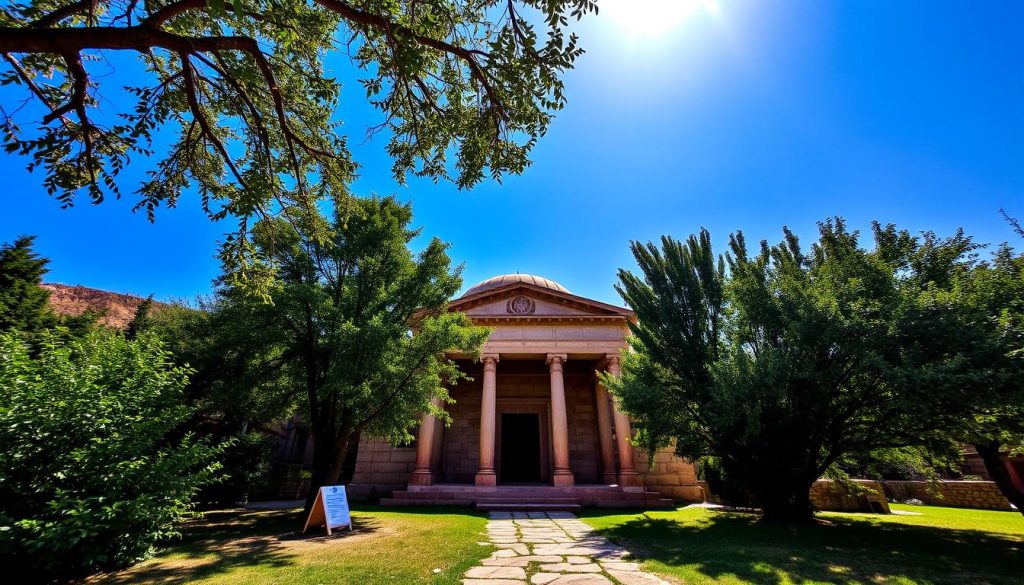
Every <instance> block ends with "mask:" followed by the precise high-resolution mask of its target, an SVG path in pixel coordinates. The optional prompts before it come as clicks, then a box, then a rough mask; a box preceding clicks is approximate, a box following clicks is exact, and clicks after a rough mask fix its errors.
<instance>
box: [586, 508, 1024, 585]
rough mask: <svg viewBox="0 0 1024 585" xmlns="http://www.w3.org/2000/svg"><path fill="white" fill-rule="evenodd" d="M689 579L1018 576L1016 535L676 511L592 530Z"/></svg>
mask: <svg viewBox="0 0 1024 585" xmlns="http://www.w3.org/2000/svg"><path fill="white" fill-rule="evenodd" d="M598 532H599V533H600V534H602V535H603V536H606V537H607V538H609V539H611V540H613V541H615V542H617V543H619V544H621V545H623V546H625V547H626V548H628V549H629V550H630V551H632V552H633V553H634V554H636V555H637V556H638V557H641V558H643V559H650V560H653V561H656V562H660V563H663V564H664V565H667V568H668V569H669V571H670V572H672V573H674V574H676V575H677V576H679V577H684V578H687V579H689V580H699V579H701V578H703V579H721V578H723V577H726V576H732V577H734V578H739V579H742V580H744V581H747V582H751V583H767V584H781V583H793V582H796V583H800V582H804V581H813V582H823V583H851V582H852V583H930V584H939V583H943V584H945V583H949V584H953V583H955V584H958V585H959V584H962V583H977V584H983V583H987V584H992V585H1003V584H1006V585H1010V584H1011V583H1012V584H1019V583H1021V582H1022V579H1024V541H1022V538H1021V537H1013V536H1008V535H998V534H990V533H986V532H980V531H975V530H954V529H947V528H932V527H922V526H908V525H901V524H888V523H877V524H872V523H869V522H867V521H864V520H860V521H858V520H848V519H845V518H842V519H837V518H830V519H829V521H828V522H827V523H822V524H818V525H807V526H779V525H765V524H759V523H758V522H757V521H756V518H755V517H754V516H752V515H749V514H741V513H711V514H709V515H708V516H707V517H703V518H699V519H689V520H687V521H686V522H685V523H682V522H677V521H675V520H669V519H661V518H652V517H650V516H647V515H645V516H642V517H640V518H637V519H634V520H630V521H627V522H625V523H623V524H619V525H616V526H613V527H610V528H606V529H602V530H599V531H598Z"/></svg>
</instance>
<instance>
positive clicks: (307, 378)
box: [214, 197, 488, 507]
mask: <svg viewBox="0 0 1024 585" xmlns="http://www.w3.org/2000/svg"><path fill="white" fill-rule="evenodd" d="M354 204H355V205H356V206H357V209H355V210H353V212H352V214H351V216H350V217H348V218H347V219H346V217H345V216H344V215H343V214H342V213H341V212H337V213H335V215H334V216H333V217H332V218H331V220H330V221H329V222H327V221H325V223H326V224H328V225H326V226H319V227H318V226H303V229H301V230H300V231H299V232H298V233H296V232H295V231H293V230H292V229H291V228H290V226H288V225H287V224H286V223H285V222H283V221H282V220H279V219H266V220H262V221H261V222H259V224H257V226H256V228H255V240H254V241H255V243H256V246H257V248H258V250H259V257H260V258H261V259H262V261H263V262H264V263H265V264H268V265H270V264H272V265H274V267H275V269H274V274H275V275H276V276H275V282H274V285H273V286H272V287H271V289H270V290H271V293H270V301H271V302H270V303H264V302H261V301H260V300H259V299H254V298H253V297H252V295H251V294H250V293H249V292H247V290H246V289H244V288H238V287H235V286H232V285H230V284H225V285H224V286H222V287H221V288H220V289H219V290H218V296H219V299H218V307H217V313H218V314H216V315H215V316H214V319H216V320H217V322H218V323H221V324H222V325H221V326H223V327H231V328H232V329H231V331H230V334H228V335H227V336H226V337H227V338H230V339H234V340H235V342H234V343H235V349H233V350H232V351H231V352H230V353H231V354H239V355H251V354H252V352H254V351H258V352H260V355H264V356H266V358H267V359H266V361H264V362H262V363H259V364H257V368H256V369H255V370H253V371H252V373H251V374H250V375H249V378H250V379H256V378H257V376H254V375H252V374H255V373H257V372H258V378H259V384H260V385H261V386H262V387H266V388H269V389H270V392H271V393H272V394H276V393H277V392H279V391H280V390H281V389H287V390H288V391H289V392H291V396H293V398H294V399H296V400H299V401H300V403H301V404H302V405H303V408H302V411H303V412H304V415H305V417H306V418H307V420H308V421H309V423H310V426H311V431H312V436H313V473H312V481H311V489H310V493H309V497H308V499H307V507H309V506H310V505H312V502H313V498H314V497H315V495H316V492H317V490H318V489H319V487H320V486H321V485H324V484H329V483H335V482H337V481H338V478H339V476H340V474H341V470H342V465H343V463H344V461H345V458H346V456H347V455H348V453H349V449H350V448H351V447H352V446H353V444H354V441H356V440H357V439H358V437H359V436H360V435H361V434H364V433H365V434H368V435H373V436H378V437H382V438H386V439H388V440H391V441H393V442H396V443H398V442H406V441H408V440H411V438H412V436H411V435H410V432H409V431H410V429H412V428H413V427H414V426H415V425H416V424H417V423H418V421H419V415H420V413H422V412H424V411H430V412H431V413H433V414H435V415H437V416H439V417H441V418H442V420H444V419H445V418H446V414H445V411H444V410H443V409H442V408H440V407H439V406H438V405H437V404H436V403H435V402H434V401H435V400H438V401H446V400H448V394H447V391H446V390H445V387H446V386H448V385H451V384H453V383H455V382H456V381H457V380H458V379H460V378H461V377H462V376H463V374H462V373H461V372H460V370H459V368H458V367H457V366H456V365H455V363H454V362H452V361H451V360H450V359H448V358H447V357H446V354H445V352H447V351H449V350H452V351H459V352H463V353H467V354H474V353H476V352H478V351H479V349H480V347H481V346H482V345H483V343H484V341H485V340H486V338H487V334H488V332H487V330H486V329H482V328H478V327H474V326H472V325H471V324H470V322H469V320H468V319H467V317H466V316H465V315H463V314H461V313H448V312H447V311H446V307H447V303H448V299H449V298H451V297H452V295H454V294H455V293H456V292H457V291H458V289H459V287H460V286H461V282H462V280H461V278H460V276H459V272H460V269H455V270H452V269H451V265H450V260H449V259H448V255H447V253H446V245H445V244H443V243H442V242H440V241H439V240H437V239H436V238H435V239H433V240H431V241H430V243H429V244H427V246H426V247H425V248H424V249H423V251H422V252H420V253H419V254H418V255H414V254H413V253H412V252H411V251H410V250H409V247H408V246H409V243H410V242H411V241H412V239H413V238H414V237H416V236H417V235H418V234H419V232H418V231H417V230H411V229H409V228H408V225H409V222H410V221H411V220H412V210H411V208H410V206H409V205H403V204H400V203H399V202H397V201H396V200H395V199H394V198H390V197H388V198H370V199H357V200H354ZM346 221H347V225H344V223H345V222H346ZM324 229H328V230H330V231H331V232H332V234H333V235H332V236H331V238H330V239H328V240H326V241H324V240H318V239H316V238H312V237H310V236H309V234H310V233H311V232H315V231H322V230H324Z"/></svg>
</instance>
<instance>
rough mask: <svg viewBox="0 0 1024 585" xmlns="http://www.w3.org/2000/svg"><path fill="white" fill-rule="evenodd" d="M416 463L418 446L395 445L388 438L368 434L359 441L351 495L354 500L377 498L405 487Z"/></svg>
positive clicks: (350, 486) (350, 490) (350, 485)
mask: <svg viewBox="0 0 1024 585" xmlns="http://www.w3.org/2000/svg"><path fill="white" fill-rule="evenodd" d="M415 465H416V449H415V448H414V447H412V446H409V447H393V446H391V444H390V443H388V442H387V441H384V440H381V439H375V438H372V437H367V436H365V435H364V436H363V438H362V439H360V441H359V454H358V456H357V457H356V469H355V473H354V474H353V475H352V483H351V484H349V487H348V493H349V497H350V498H352V499H353V500H367V499H377V498H380V497H387V496H388V495H390V494H391V492H393V491H395V490H402V489H405V486H406V484H407V483H408V482H409V474H410V473H412V469H413V467H415Z"/></svg>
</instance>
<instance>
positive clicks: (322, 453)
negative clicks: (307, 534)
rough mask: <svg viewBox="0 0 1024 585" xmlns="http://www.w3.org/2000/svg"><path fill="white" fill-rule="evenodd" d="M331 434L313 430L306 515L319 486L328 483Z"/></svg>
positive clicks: (330, 461) (331, 453)
mask: <svg viewBox="0 0 1024 585" xmlns="http://www.w3.org/2000/svg"><path fill="white" fill-rule="evenodd" d="M335 442H336V441H335V439H334V437H333V435H332V434H331V433H329V432H327V431H326V430H324V431H316V430H314V432H313V473H312V475H311V476H310V478H309V491H308V492H307V493H306V505H305V508H304V510H303V516H308V515H309V511H310V510H312V509H313V502H315V501H316V494H317V492H319V491H320V486H324V485H328V484H329V483H330V482H329V480H330V475H331V467H332V465H333V463H334V458H333V455H334V444H335Z"/></svg>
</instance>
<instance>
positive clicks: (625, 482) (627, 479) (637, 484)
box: [619, 471, 644, 491]
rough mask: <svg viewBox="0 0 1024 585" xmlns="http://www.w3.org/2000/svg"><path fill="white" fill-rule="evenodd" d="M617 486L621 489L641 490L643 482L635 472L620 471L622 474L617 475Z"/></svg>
mask: <svg viewBox="0 0 1024 585" xmlns="http://www.w3.org/2000/svg"><path fill="white" fill-rule="evenodd" d="M619 485H620V486H622V488H623V489H627V488H639V489H643V486H644V482H643V478H641V477H640V474H639V473H637V472H635V471H622V472H620V473H619ZM627 491H636V490H627Z"/></svg>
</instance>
